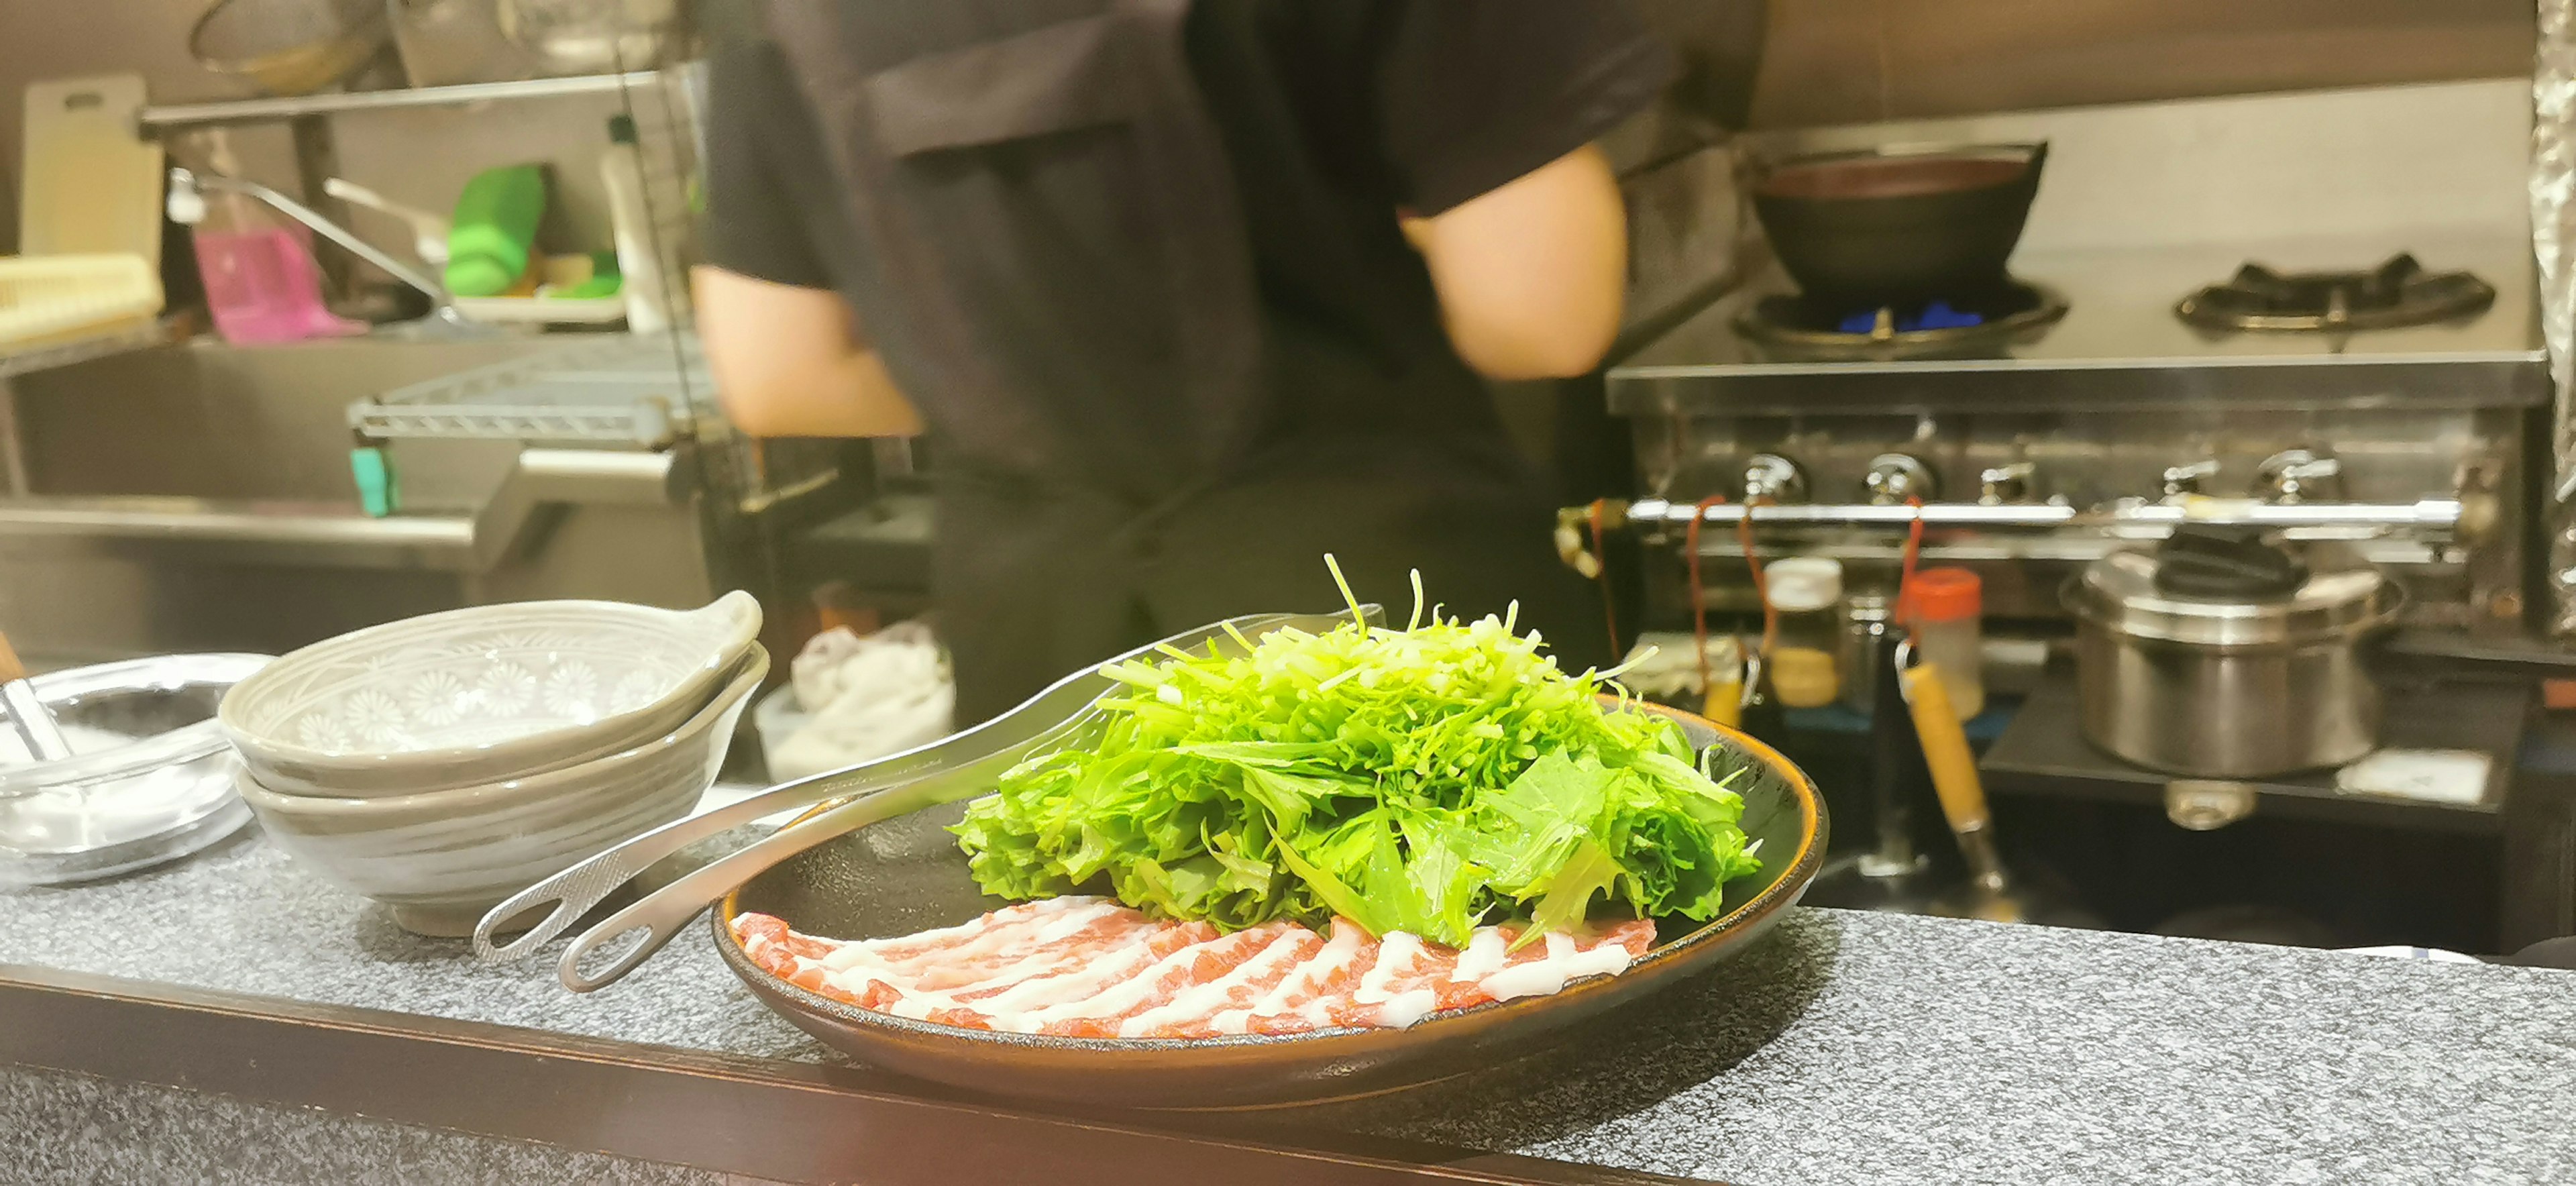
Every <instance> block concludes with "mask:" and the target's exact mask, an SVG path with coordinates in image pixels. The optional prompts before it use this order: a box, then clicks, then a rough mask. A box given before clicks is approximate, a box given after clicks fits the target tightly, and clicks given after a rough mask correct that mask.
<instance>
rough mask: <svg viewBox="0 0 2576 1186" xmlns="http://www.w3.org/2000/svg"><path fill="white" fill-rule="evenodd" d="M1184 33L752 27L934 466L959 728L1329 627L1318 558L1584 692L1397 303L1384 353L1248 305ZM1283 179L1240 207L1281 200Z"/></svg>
mask: <svg viewBox="0 0 2576 1186" xmlns="http://www.w3.org/2000/svg"><path fill="white" fill-rule="evenodd" d="M1190 10H1191V4H1190V0H770V5H769V15H770V23H771V32H772V33H773V35H775V36H776V38H777V40H778V42H779V44H780V45H781V47H782V48H783V49H784V50H785V52H786V54H787V57H788V60H789V62H790V63H791V65H792V66H793V68H794V71H795V73H796V75H797V81H798V83H799V85H800V87H801V88H802V89H803V90H804V92H805V94H806V97H807V99H808V101H809V103H810V104H811V106H812V107H813V108H814V110H815V112H816V114H817V116H818V119H819V122H820V124H821V126H822V130H823V136H824V141H825V144H826V146H827V148H828V150H829V152H830V153H831V156H832V158H833V165H834V168H835V170H836V172H837V173H838V175H839V177H840V178H841V180H842V183H843V184H842V190H843V192H844V194H845V195H846V199H847V202H848V206H849V210H848V213H849V215H850V218H851V222H852V224H853V225H854V226H855V227H856V229H857V230H858V232H859V234H860V236H861V240H862V243H863V245H864V247H865V249H866V251H867V252H868V253H869V256H870V258H871V261H872V265H873V266H872V267H871V269H870V271H869V274H868V275H867V276H866V277H865V278H864V279H862V280H860V281H859V282H857V283H855V284H852V285H849V286H846V287H845V290H844V293H845V295H846V296H848V297H849V299H850V300H851V302H852V304H853V306H854V307H855V308H856V310H857V312H858V315H859V318H860V321H861V322H862V323H863V324H864V325H866V326H867V327H868V330H869V333H870V335H871V337H872V338H873V339H874V340H875V342H876V344H877V348H878V349H879V350H880V351H882V352H883V354H884V356H885V358H886V362H887V366H888V369H889V371H890V372H891V373H892V374H893V375H894V376H895V377H896V380H897V382H898V383H899V384H900V385H901V386H902V387H903V388H904V390H905V391H906V392H908V393H910V394H912V395H913V396H914V397H915V398H916V400H917V401H918V402H919V403H920V405H921V410H922V412H923V414H924V416H925V418H926V419H927V420H928V422H929V424H930V427H931V433H932V436H933V439H934V442H935V444H936V445H937V449H936V451H935V456H937V458H938V459H939V472H938V479H937V481H938V535H937V540H938V542H937V544H936V545H935V547H936V554H935V557H934V561H933V594H934V596H935V597H936V599H937V601H938V605H939V615H940V620H941V626H942V634H943V636H944V637H946V639H947V640H948V643H949V646H950V649H951V652H952V654H953V656H954V658H955V661H956V671H957V682H958V718H959V721H960V723H961V724H963V723H968V722H972V721H977V720H981V719H983V718H985V717H987V716H990V715H992V714H993V713H995V712H998V711H1000V710H1002V709H1005V708H1007V707H1009V706H1011V705H1013V704H1016V703H1017V702H1018V701H1019V700H1020V699H1022V698H1024V697H1025V696H1027V695H1028V694H1029V693H1031V692H1033V691H1035V690H1037V689H1038V688H1039V687H1042V686H1044V685H1045V684H1046V683H1047V682H1049V681H1051V680H1054V679H1055V678H1057V677H1059V676H1062V675H1064V674H1065V673H1067V672H1069V671H1073V670H1076V669H1079V668H1081V667H1083V666H1085V665H1088V664H1090V663H1094V662H1097V661H1099V660H1100V659H1102V658H1104V657H1106V656H1108V655H1111V654H1115V653H1117V652H1118V651H1121V650H1124V649H1127V648H1129V647H1132V646H1135V645H1137V644H1139V643H1141V642H1145V641H1150V640H1151V639H1153V638H1156V637H1160V636H1163V635H1166V634H1170V633H1173V632H1176V631H1179V630H1182V629H1186V628H1188V627H1191V626H1195V625H1199V624H1201V623H1204V622H1207V621H1211V620H1214V619H1216V618H1221V617H1225V616H1229V615H1232V614H1240V613H1250V612H1260V611H1266V610H1299V611H1305V610H1314V609H1318V608H1324V607H1328V606H1330V605H1331V604H1333V603H1334V602H1335V601H1337V600H1338V594H1337V593H1336V592H1335V591H1334V588H1333V585H1332V582H1331V580H1330V578H1329V576H1328V575H1327V573H1326V571H1325V568H1324V565H1323V556H1324V554H1325V553H1327V552H1331V553H1333V554H1334V555H1335V557H1336V558H1337V560H1338V561H1339V563H1340V564H1341V566H1342V568H1343V570H1344V571H1345V573H1347V574H1349V576H1350V577H1351V580H1352V584H1353V586H1354V587H1355V589H1356V590H1357V591H1358V592H1359V594H1360V595H1361V596H1362V597H1364V598H1369V599H1376V600H1383V601H1386V602H1388V603H1390V609H1391V611H1392V614H1393V616H1394V617H1396V618H1398V619H1401V618H1402V617H1403V616H1404V614H1405V612H1406V610H1407V609H1408V608H1409V600H1410V596H1411V594H1410V588H1409V583H1408V582H1407V580H1406V573H1407V570H1408V569H1413V568H1419V569H1420V570H1421V571H1422V574H1423V578H1424V582H1425V584H1426V586H1427V588H1428V589H1429V592H1430V595H1431V596H1432V597H1433V598H1435V599H1438V600H1440V601H1442V602H1443V603H1445V604H1446V605H1448V606H1449V607H1450V608H1451V609H1452V610H1453V611H1457V612H1463V613H1468V614H1471V615H1473V614H1482V613H1487V612H1497V613H1499V612H1503V611H1504V609H1505V608H1506V606H1507V605H1509V604H1511V603H1513V602H1515V601H1517V602H1519V604H1520V613H1521V620H1522V623H1523V624H1524V626H1531V627H1537V628H1540V629H1543V630H1545V631H1546V632H1547V633H1548V636H1549V638H1550V639H1551V641H1553V642H1555V643H1556V644H1557V647H1558V650H1559V653H1560V655H1561V657H1562V659H1563V661H1565V662H1567V663H1568V665H1569V666H1574V667H1577V668H1580V667H1581V666H1585V665H1588V664H1590V663H1592V662H1595V661H1598V660H1600V659H1602V658H1605V657H1606V656H1605V655H1604V654H1603V652H1604V651H1605V650H1606V648H1605V647H1604V646H1603V645H1602V643H1601V641H1600V638H1601V629H1600V627H1599V625H1598V622H1599V609H1598V603H1597V601H1595V600H1593V598H1592V595H1591V593H1590V591H1589V590H1587V589H1585V588H1584V587H1583V586H1582V585H1581V584H1580V582H1579V581H1578V580H1577V579H1576V578H1575V577H1574V576H1573V574H1572V573H1571V572H1569V571H1568V570H1566V569H1565V568H1564V567H1563V566H1562V565H1561V564H1559V563H1557V562H1556V560H1555V557H1554V555H1553V552H1552V550H1551V547H1550V543H1549V532H1550V528H1551V526H1552V516H1553V508H1552V502H1553V500H1552V498H1551V497H1550V495H1549V492H1548V490H1547V488H1546V486H1545V484H1544V483H1543V482H1542V481H1541V480H1540V478H1539V476H1538V475H1537V474H1536V472H1535V471H1534V470H1533V469H1532V467H1530V466H1529V465H1528V464H1527V463H1526V461H1524V460H1523V459H1522V458H1520V457H1519V456H1518V455H1517V454H1516V453H1515V452H1514V450H1513V449H1512V447H1511V445H1510V443H1509V441H1508V438H1507V437H1506V436H1505V435H1504V433H1503V432H1502V431H1501V428H1500V426H1499V424H1498V423H1497V422H1496V421H1495V419H1494V417H1493V415H1492V410H1491V406H1490V403H1489V402H1488V401H1486V399H1485V397H1484V396H1483V394H1482V391H1481V388H1477V387H1475V385H1474V380H1473V378H1472V376H1471V375H1469V374H1468V373H1467V372H1466V371H1465V369H1464V367H1463V365H1461V364H1458V363H1457V362H1456V360H1455V357H1454V355H1453V354H1451V353H1449V351H1448V349H1447V346H1446V343H1445V340H1443V339H1438V337H1437V335H1438V333H1439V330H1438V319H1437V311H1436V306H1434V305H1433V304H1432V302H1431V298H1430V296H1429V293H1428V288H1427V283H1425V284H1423V285H1422V296H1421V298H1420V300H1419V301H1418V302H1416V303H1418V304H1419V305H1420V306H1421V308H1420V309H1418V310H1415V312H1416V313H1417V314H1418V315H1417V316H1414V317H1410V318H1406V319H1404V320H1406V321H1407V323H1408V324H1407V326H1406V328H1405V329H1404V330H1403V331H1402V332H1397V333H1394V334H1393V336H1392V338H1391V339H1390V341H1391V342H1392V344H1391V345H1388V346H1386V347H1384V348H1376V347H1368V346H1363V347H1362V348H1340V347H1336V346H1334V345H1332V344H1331V340H1330V339H1329V336H1319V335H1316V334H1312V333H1307V332H1304V330H1303V329H1302V328H1301V327H1298V326H1295V325H1292V324H1288V323H1286V322H1284V321H1283V320H1282V318H1281V317H1280V316H1279V315H1278V314H1277V313H1276V312H1275V311H1274V310H1272V309H1270V308H1268V307H1267V306H1266V305H1265V303H1264V300H1263V298H1262V294H1261V292H1260V291H1259V287H1258V277H1257V275H1256V273H1257V269H1256V266H1255V261H1254V259H1253V252H1252V248H1251V246H1250V244H1249V241H1248V236H1247V233H1246V227H1245V221H1244V215H1243V212H1242V204H1241V202H1242V197H1243V195H1241V194H1239V193H1238V192H1237V185H1236V165H1237V163H1238V162H1236V161H1233V160H1230V159H1229V156H1228V146H1227V144H1226V143H1225V142H1224V140H1223V138H1222V137H1221V136H1220V134H1219V129H1218V127H1217V124H1216V122H1215V121H1214V119H1213V118H1212V117H1211V115H1210V112H1209V110H1208V107H1207V104H1206V101H1205V98H1204V96H1203V95H1202V93H1201V90H1200V87H1199V85H1198V82H1197V80H1196V79H1195V77H1194V76H1193V73H1192V64H1191V61H1190V59H1189V56H1188V53H1187V48H1186V45H1185V37H1186V36H1187V27H1188V19H1189V15H1190ZM1291 155H1293V154H1280V153H1271V154H1266V155H1265V157H1264V163H1263V164H1262V165H1261V169H1262V173H1261V175H1260V177H1259V179H1258V180H1256V181H1255V182H1252V184H1258V185H1262V186H1264V187H1267V188H1265V190H1264V191H1263V192H1261V193H1257V194H1255V195H1253V196H1254V197H1255V198H1257V199H1260V200H1264V201H1268V202H1271V203H1273V204H1274V206H1275V205H1277V204H1279V203H1280V202H1281V201H1282V200H1283V199H1282V198H1281V196H1280V195H1279V194H1278V193H1277V192H1273V191H1276V190H1279V189H1295V188H1296V187H1297V186H1298V185H1299V184H1300V182H1301V179H1299V178H1297V177H1294V176H1282V175H1279V174H1277V173H1276V172H1274V170H1276V169H1277V168H1278V167H1280V166H1279V165H1278V161H1277V158H1282V157H1287V156H1291ZM1287 200H1288V201H1289V202H1290V203H1291V204H1293V205H1296V206H1298V207H1299V215H1300V216H1301V217H1312V218H1316V219H1319V220H1323V221H1329V219H1330V217H1331V213H1330V211H1328V210H1322V209H1321V204H1319V203H1316V202H1312V201H1303V200H1300V199H1298V198H1296V197H1294V196H1292V197H1291V198H1289V199H1287ZM1373 217H1374V219H1375V221H1376V222H1379V223H1383V224H1385V226H1384V227H1383V228H1375V229H1383V230H1384V231H1385V232H1386V233H1392V212H1391V211H1386V210H1383V209H1381V210H1379V211H1376V212H1373ZM1361 225H1368V224H1365V223H1363V224H1361ZM1333 239H1334V235H1333V234H1332V233H1331V232H1330V230H1329V228H1328V229H1327V230H1326V231H1325V232H1323V233H1319V234H1318V235H1317V236H1316V242H1317V243H1318V244H1319V250H1329V248H1330V244H1331V243H1332V241H1333ZM1370 332H1374V331H1370ZM1426 337H1427V338H1429V339H1430V340H1431V341H1433V343H1434V344H1435V345H1436V349H1423V348H1421V346H1422V340H1423V339H1425V338H1426Z"/></svg>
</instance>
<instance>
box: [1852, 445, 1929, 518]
mask: <svg viewBox="0 0 2576 1186" xmlns="http://www.w3.org/2000/svg"><path fill="white" fill-rule="evenodd" d="M1860 481H1861V485H1862V487H1863V488H1864V489H1865V491H1866V493H1867V495H1868V498H1869V501H1870V502H1871V503H1872V504H1874V505H1877V506H1894V505H1896V504H1898V503H1901V502H1904V501H1905V500H1907V499H1909V498H1919V499H1922V500H1923V501H1925V502H1930V501H1932V500H1933V499H1935V498H1939V497H1940V496H1941V484H1940V482H1939V481H1938V480H1937V479H1935V478H1934V477H1933V476H1932V467H1931V466H1928V465H1925V464H1923V459H1922V458H1919V457H1916V456H1914V455H1913V454H1910V453H1881V454H1879V455H1878V456H1876V457H1872V458H1870V459H1869V472H1868V473H1866V474H1863V475H1861V480H1860Z"/></svg>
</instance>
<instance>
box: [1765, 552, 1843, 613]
mask: <svg viewBox="0 0 2576 1186" xmlns="http://www.w3.org/2000/svg"><path fill="white" fill-rule="evenodd" d="M1762 583H1763V589H1764V592H1765V593H1766V594H1767V595H1768V596H1769V598H1770V601H1771V608H1773V609H1775V610H1778V611H1780V612H1781V613H1784V614H1797V613H1810V612H1813V611H1816V610H1825V609H1832V608H1833V607H1834V603H1835V602H1837V601H1841V600H1842V599H1843V566H1842V562H1841V561H1839V560H1832V559H1828V558H1826V557H1823V556H1791V557H1788V558H1787V559H1784V560H1774V561H1772V562H1771V563H1769V564H1767V565H1764V566H1763V568H1762Z"/></svg>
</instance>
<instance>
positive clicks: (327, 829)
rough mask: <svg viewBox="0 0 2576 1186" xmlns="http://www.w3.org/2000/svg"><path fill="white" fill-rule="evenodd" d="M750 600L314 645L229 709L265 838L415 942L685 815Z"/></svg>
mask: <svg viewBox="0 0 2576 1186" xmlns="http://www.w3.org/2000/svg"><path fill="white" fill-rule="evenodd" d="M759 633H760V605H759V603H758V602H757V601H755V600H753V599H752V597H751V595H750V594H747V593H731V594H727V595H726V596H725V597H723V598H722V599H720V600H718V601H717V602H716V603H715V604H713V605H710V606H707V607H706V608H704V609H699V610H691V611H685V612H683V611H675V610H660V609H649V608H646V607H643V606H635V605H623V604H619V603H615V602H601V601H543V602H527V603H521V604H516V605H487V606H476V607H473V608H470V609H461V610H452V611H449V612H446V613H438V614H430V615H428V616H426V617H419V618H411V619H407V620H405V621H400V622H393V623H390V624H387V625H383V626H375V627H371V628H369V629H365V630H361V631H358V632H356V633H354V634H346V635H342V636H340V637H338V638H334V639H330V640H328V641H326V642H321V643H316V644H314V645H313V646H310V647H306V648H305V649H303V650H300V651H297V652H295V653H293V654H291V655H287V656H286V657H284V658H281V659H279V660H277V661H276V662H275V663H273V664H271V665H270V666H269V667H268V668H267V669H266V670H263V671H261V672H260V673H259V674H257V675H255V676H252V677H250V678H248V679H245V680H243V681H242V682H241V683H240V684H238V685H236V686H235V687H234V688H233V690H232V692H231V693H230V694H228V695H227V696H225V697H224V701H223V707H222V710H221V712H220V713H219V714H218V716H219V719H220V720H221V721H222V724H223V728H224V731H225V733H226V735H227V736H228V737H229V738H230V739H231V741H232V744H233V748H234V749H236V750H238V751H239V752H240V754H241V757H242V766H243V769H242V771H241V774H240V776H239V783H240V789H241V796H242V799H243V801H244V802H247V803H248V804H250V808H251V811H252V812H253V813H254V814H255V815H257V816H258V818H259V821H260V824H261V825H262V826H263V827H264V828H265V829H266V830H267V832H268V835H269V836H270V838H271V839H273V840H275V841H276V842H277V844H278V845H279V846H280V847H282V848H284V849H285V850H286V851H287V852H288V853H290V854H292V855H293V856H295V857H296V858H297V859H298V860H300V861H302V862H303V863H305V864H306V865H308V866H309V867H311V868H312V869H314V870H315V871H317V872H319V873H321V874H322V875H324V876H325V877H328V878H330V879H331V880H333V881H335V882H338V883H339V884H340V885H342V886H344V887H346V888H348V889H350V890H353V891H355V892H357V893H360V894H363V895H365V896H367V897H370V898H373V899H375V900H377V901H379V902H382V903H384V904H385V905H386V906H388V907H390V908H391V909H392V911H393V917H394V921H395V922H397V923H399V924H401V925H402V926H403V927H404V928H406V929H409V930H412V931H417V932H420V933H422V934H429V935H464V934H469V933H471V932H472V931H473V929H474V924H475V922H476V921H477V920H478V919H480V918H481V917H482V915H483V912H484V911H486V910H488V909H490V908H491V907H492V906H494V905H496V904H498V903H499V902H500V901H501V900H502V899H504V898H507V897H509V896H510V895H511V894H514V893H517V892H518V891H520V890H522V889H525V888H527V887H528V886H529V885H531V884H533V883H535V882H537V881H540V880H542V879H544V878H546V877H549V876H551V875H553V874H555V873H557V872H560V871H562V870H564V869H566V868H569V867H571V866H572V865H573V864H575V863H577V862H579V861H581V860H582V859H584V858H586V857H589V856H591V855H593V854H595V853H598V852H600V851H602V850H604V849H607V848H609V847H610V846H612V845H615V844H618V843H620V842H622V841H624V840H627V839H630V838H632V837H635V836H638V835H641V834H643V833H644V832H647V831H650V830H652V829H653V828H656V827H659V826H661V825H663V824H666V823H669V822H671V821H672V820H675V819H679V818H682V817H684V816H686V815H688V814H689V812H690V811H691V810H692V809H693V808H695V807H696V805H697V802H698V800H699V798H700V797H702V796H703V795H704V794H705V793H706V790H707V787H708V786H709V785H710V784H712V783H713V782H714V781H715V777H716V771H717V769H718V768H719V767H720V766H722V765H723V763H724V757H725V751H726V749H727V748H728V747H729V746H730V745H731V743H732V741H733V734H734V725H735V723H736V721H738V720H739V719H740V717H741V715H742V711H743V708H744V706H745V705H747V704H748V703H749V702H750V698H751V694H752V693H753V692H754V691H756V690H758V689H759V687H760V684H761V681H762V680H763V679H764V678H766V677H767V676H768V674H769V654H768V652H767V651H764V650H762V649H761V647H760V646H759V644H758V643H757V642H755V641H754V639H755V638H756V637H757V636H758V635H759Z"/></svg>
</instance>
